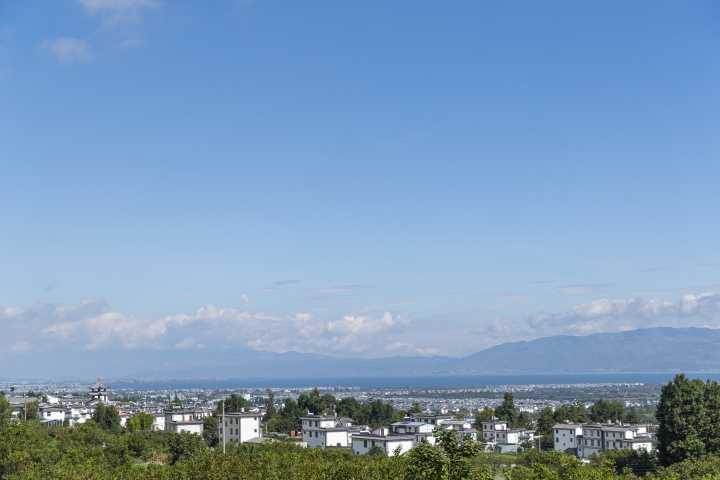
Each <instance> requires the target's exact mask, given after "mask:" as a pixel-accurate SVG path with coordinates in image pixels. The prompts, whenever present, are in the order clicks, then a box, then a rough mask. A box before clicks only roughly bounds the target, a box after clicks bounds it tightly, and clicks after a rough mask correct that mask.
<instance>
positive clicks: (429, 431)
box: [390, 421, 436, 447]
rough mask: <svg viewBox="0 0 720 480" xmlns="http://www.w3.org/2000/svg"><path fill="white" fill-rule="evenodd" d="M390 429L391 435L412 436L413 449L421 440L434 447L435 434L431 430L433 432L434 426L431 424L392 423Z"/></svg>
mask: <svg viewBox="0 0 720 480" xmlns="http://www.w3.org/2000/svg"><path fill="white" fill-rule="evenodd" d="M390 427H391V430H392V433H396V434H399V435H412V437H413V447H416V446H417V445H419V444H420V442H422V441H423V440H427V441H428V443H429V444H430V445H435V434H434V433H433V430H435V427H436V425H433V424H432V423H424V422H412V421H403V422H396V423H393V424H392V425H391V426H390Z"/></svg>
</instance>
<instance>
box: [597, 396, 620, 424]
mask: <svg viewBox="0 0 720 480" xmlns="http://www.w3.org/2000/svg"><path fill="white" fill-rule="evenodd" d="M624 411H625V406H624V405H623V404H622V402H620V401H618V400H610V401H607V400H603V399H600V400H598V401H597V402H595V404H594V405H593V406H592V408H590V420H592V421H593V422H600V423H604V422H607V421H608V420H610V421H614V420H622V418H623V412H624Z"/></svg>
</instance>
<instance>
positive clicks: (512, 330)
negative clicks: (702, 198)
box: [472, 292, 720, 346]
mask: <svg viewBox="0 0 720 480" xmlns="http://www.w3.org/2000/svg"><path fill="white" fill-rule="evenodd" d="M719 311H720V295H718V294H716V293H715V292H705V293H701V294H699V295H684V296H683V297H682V298H680V301H678V302H677V303H673V302H668V301H665V300H658V299H651V300H647V301H645V300H642V299H640V298H629V299H625V300H612V299H608V298H600V299H596V300H590V301H587V302H583V303H580V304H578V305H575V306H573V307H571V308H570V309H568V310H567V311H565V312H563V313H546V312H536V313H533V314H532V315H528V316H524V317H522V319H521V321H519V322H518V319H513V318H506V319H503V318H500V317H496V318H494V319H493V320H492V321H491V322H490V324H489V325H488V326H487V327H485V328H483V329H474V330H473V331H472V333H475V334H477V335H480V336H482V337H485V338H486V344H487V345H488V346H489V345H491V344H498V343H502V342H506V341H518V340H529V339H533V338H538V337H544V336H551V335H561V334H563V335H589V334H592V333H602V332H620V331H626V330H633V329H635V328H642V327H645V326H648V325H649V324H652V323H654V322H657V321H659V320H662V319H672V318H687V317H700V318H703V319H706V320H709V319H710V318H711V317H713V316H715V315H716V314H717V313H718V312H719Z"/></svg>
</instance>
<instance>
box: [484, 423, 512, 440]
mask: <svg viewBox="0 0 720 480" xmlns="http://www.w3.org/2000/svg"><path fill="white" fill-rule="evenodd" d="M507 430H508V422H507V421H505V420H498V419H497V418H494V417H493V418H492V419H491V420H483V421H481V422H480V431H481V432H482V438H483V440H485V443H499V442H501V441H502V442H503V443H504V442H506V441H507V433H508V432H507Z"/></svg>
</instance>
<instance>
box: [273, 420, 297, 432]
mask: <svg viewBox="0 0 720 480" xmlns="http://www.w3.org/2000/svg"><path fill="white" fill-rule="evenodd" d="M267 428H268V432H278V433H290V432H291V431H292V430H295V429H296V427H295V423H294V422H291V421H290V420H286V419H284V418H280V417H278V416H275V418H272V419H270V420H269V421H268V422H267Z"/></svg>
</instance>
